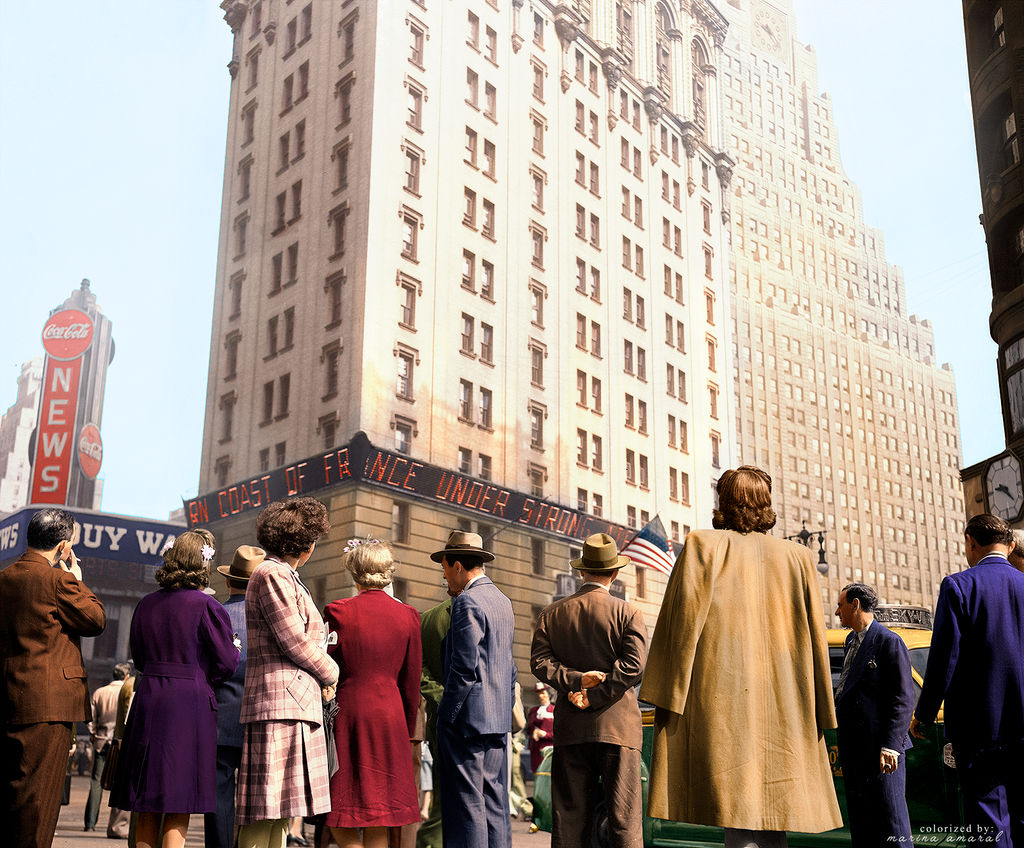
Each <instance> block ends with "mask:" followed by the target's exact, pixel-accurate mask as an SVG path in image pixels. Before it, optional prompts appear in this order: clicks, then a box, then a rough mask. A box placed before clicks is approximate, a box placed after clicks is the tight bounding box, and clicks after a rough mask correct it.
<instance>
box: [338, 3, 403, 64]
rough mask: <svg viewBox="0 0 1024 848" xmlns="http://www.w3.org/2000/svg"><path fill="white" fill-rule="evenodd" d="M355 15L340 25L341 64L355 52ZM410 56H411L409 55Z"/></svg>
mask: <svg viewBox="0 0 1024 848" xmlns="http://www.w3.org/2000/svg"><path fill="white" fill-rule="evenodd" d="M356 20H357V18H356V16H355V15H350V16H349V18H348V20H346V21H345V22H344V23H343V24H342V25H341V29H342V43H341V64H343V65H344V64H345V63H346V62H348V61H349V60H351V59H352V57H353V56H354V55H355V52H356ZM410 58H411V57H410Z"/></svg>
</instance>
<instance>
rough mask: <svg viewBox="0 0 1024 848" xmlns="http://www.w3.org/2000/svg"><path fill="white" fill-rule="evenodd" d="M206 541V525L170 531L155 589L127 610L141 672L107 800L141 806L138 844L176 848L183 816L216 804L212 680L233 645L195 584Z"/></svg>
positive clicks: (234, 661)
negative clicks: (131, 611) (170, 542)
mask: <svg viewBox="0 0 1024 848" xmlns="http://www.w3.org/2000/svg"><path fill="white" fill-rule="evenodd" d="M213 544H214V538H213V534H211V533H209V532H207V531H206V530H188V531H186V532H185V533H182V534H181V535H180V536H178V538H177V540H175V542H174V544H173V545H172V546H171V547H170V548H169V549H168V550H167V551H166V552H165V553H164V555H163V556H164V564H163V566H162V567H161V568H160V569H159V570H158V571H157V572H156V582H157V583H158V584H159V585H160V589H159V590H158V591H156V592H153V593H152V594H150V595H147V596H146V597H144V598H143V599H142V600H141V601H139V604H138V606H137V607H136V608H135V614H134V615H133V616H132V629H131V651H132V657H133V658H134V660H135V666H136V668H137V669H138V670H139V672H140V673H141V674H140V676H139V677H138V679H137V683H136V687H135V702H134V703H133V705H132V710H131V712H130V713H129V715H128V723H127V726H126V727H125V733H124V739H123V741H122V743H121V755H120V759H119V761H118V769H117V774H116V775H115V778H114V789H113V791H112V792H111V797H110V803H111V806H114V807H118V808H120V809H122V810H132V811H133V812H136V813H138V814H139V817H138V824H137V825H136V836H135V844H136V846H138V848H153V846H156V845H161V846H163V848H179V846H182V845H184V844H185V834H186V833H187V832H188V821H189V814H190V813H207V812H213V810H214V808H215V807H216V792H215V787H214V778H215V774H216V757H217V702H216V700H215V698H214V695H213V685H214V684H215V683H219V682H220V681H222V680H225V679H226V678H228V677H230V676H231V674H232V673H233V672H234V670H235V667H236V666H237V665H238V648H236V647H235V645H234V641H233V634H232V632H231V620H230V619H229V618H228V614H227V613H226V612H225V611H224V607H222V606H221V605H220V604H219V603H217V602H216V601H215V600H214V599H213V598H212V597H211V596H210V595H207V594H205V593H204V592H202V591H201V590H202V589H203V587H205V586H208V585H209V583H210V573H209V564H210V560H211V559H213V554H214V549H213ZM161 815H166V819H165V821H164V832H163V837H162V840H161V833H160V817H161Z"/></svg>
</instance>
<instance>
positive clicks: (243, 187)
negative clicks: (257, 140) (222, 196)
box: [238, 156, 252, 202]
mask: <svg viewBox="0 0 1024 848" xmlns="http://www.w3.org/2000/svg"><path fill="white" fill-rule="evenodd" d="M251 189H252V156H246V157H245V159H243V160H242V161H241V162H239V163H238V200H239V202H241V201H243V200H247V199H248V198H249V192H250V191H251Z"/></svg>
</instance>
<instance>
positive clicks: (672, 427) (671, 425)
mask: <svg viewBox="0 0 1024 848" xmlns="http://www.w3.org/2000/svg"><path fill="white" fill-rule="evenodd" d="M668 446H669V447H670V448H674V447H675V446H676V417H675V416H674V415H670V416H669V417H668Z"/></svg>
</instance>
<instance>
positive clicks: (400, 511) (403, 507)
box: [391, 501, 412, 545]
mask: <svg viewBox="0 0 1024 848" xmlns="http://www.w3.org/2000/svg"><path fill="white" fill-rule="evenodd" d="M411 528H412V522H411V521H410V519H409V504H407V503H400V502H399V501H395V502H393V503H392V504H391V541H392V542H397V543H398V544H400V545H407V544H409V540H410V538H411Z"/></svg>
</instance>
